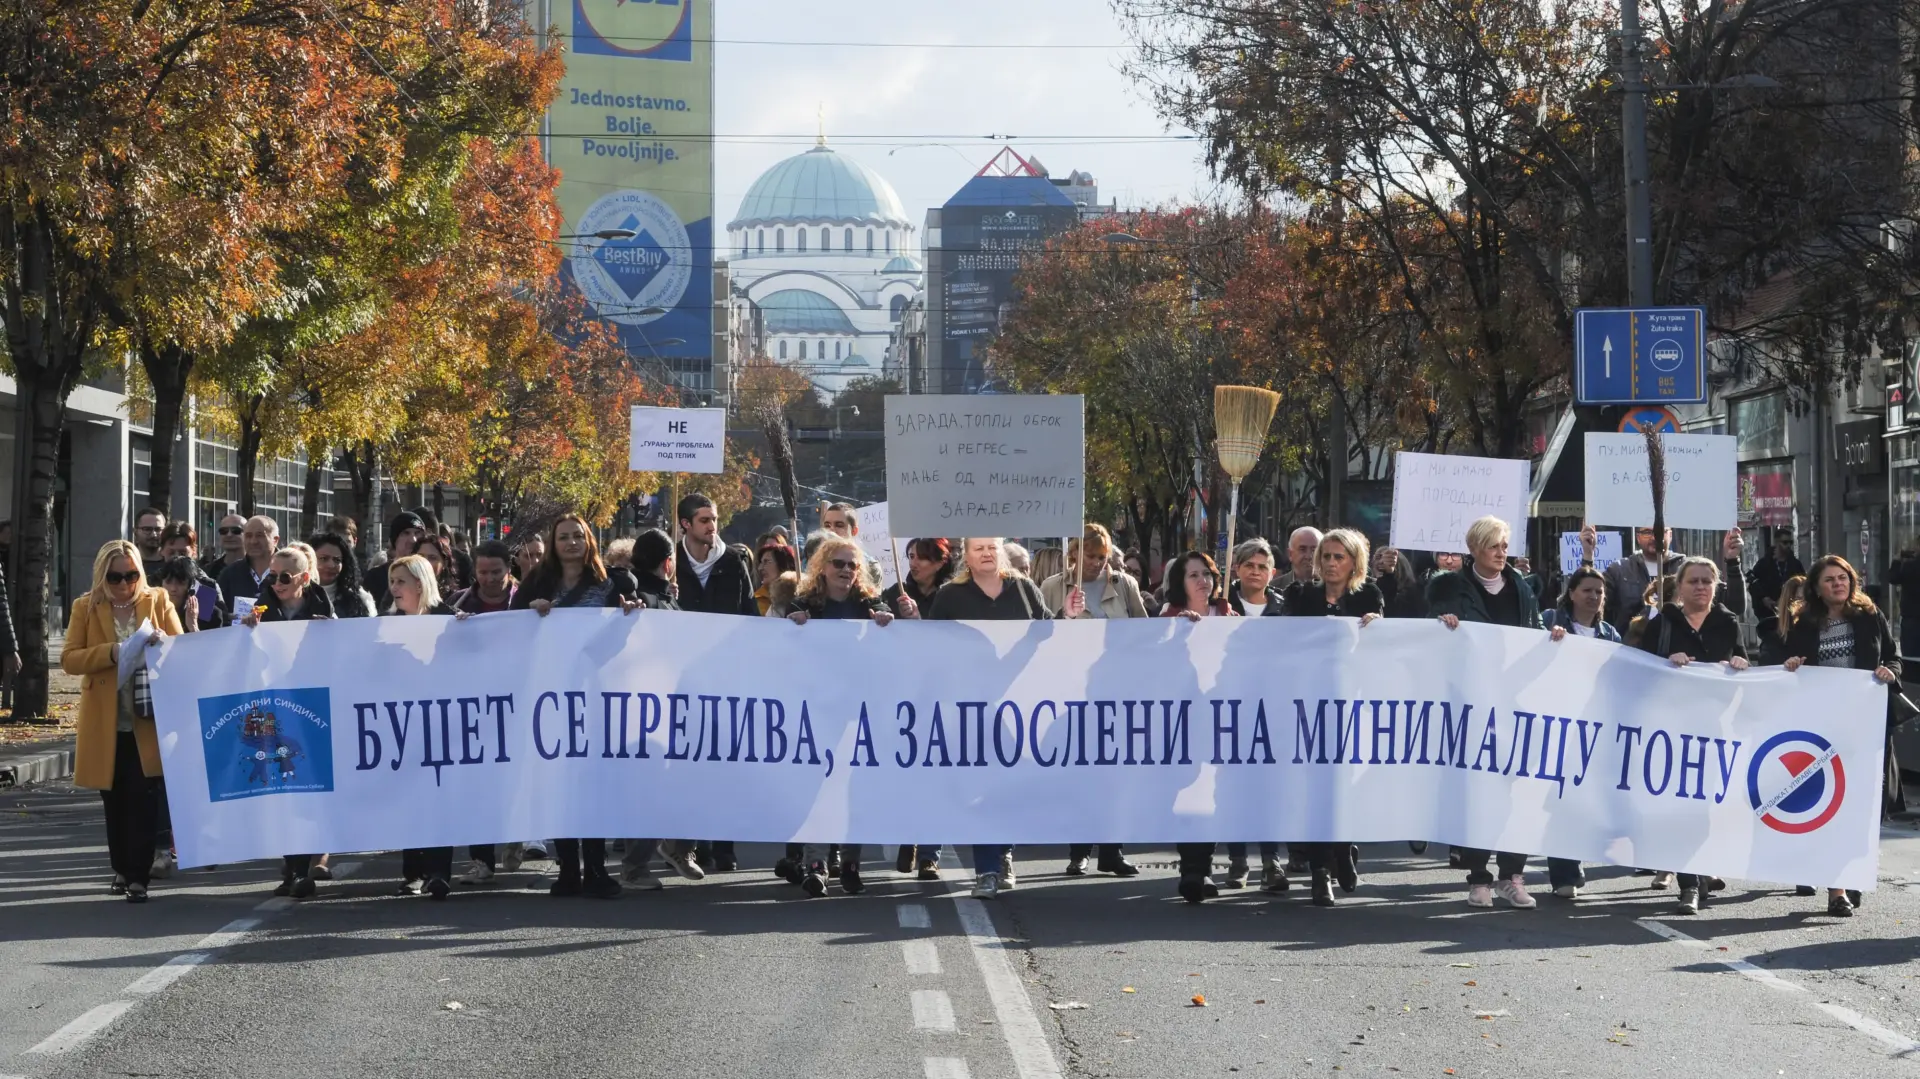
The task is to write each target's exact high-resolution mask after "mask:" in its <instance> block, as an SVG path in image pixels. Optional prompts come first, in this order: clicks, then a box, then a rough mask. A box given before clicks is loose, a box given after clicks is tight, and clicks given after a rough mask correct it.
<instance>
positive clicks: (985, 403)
mask: <svg viewBox="0 0 1920 1079" xmlns="http://www.w3.org/2000/svg"><path fill="white" fill-rule="evenodd" d="M1083 408H1084V403H1083V401H1082V399H1081V398H1080V397H1079V396H1078V395H1071V394H1061V395H1040V394H1036V395H994V394H914V395H911V396H891V397H888V398H887V514H888V517H889V519H890V524H891V531H892V533H893V534H894V535H896V536H953V537H965V536H1014V537H1020V536H1077V535H1079V534H1080V529H1081V524H1082V521H1083V513H1084V511H1085V500H1086V469H1087V463H1086V452H1087V451H1086V433H1085V426H1084V422H1085V417H1084V415H1083V411H1082V410H1083Z"/></svg>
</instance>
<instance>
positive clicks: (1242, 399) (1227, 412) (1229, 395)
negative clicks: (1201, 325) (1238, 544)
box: [1213, 386, 1280, 560]
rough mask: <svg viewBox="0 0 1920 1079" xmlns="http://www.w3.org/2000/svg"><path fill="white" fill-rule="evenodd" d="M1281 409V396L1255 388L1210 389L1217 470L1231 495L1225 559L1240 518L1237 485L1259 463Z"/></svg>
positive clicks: (1228, 553)
mask: <svg viewBox="0 0 1920 1079" xmlns="http://www.w3.org/2000/svg"><path fill="white" fill-rule="evenodd" d="M1279 407H1280V395H1279V394H1277V393H1275V392H1273V391H1272V390H1265V389H1261V388H1260V387H1258V386H1215V387H1214V388H1213V433H1214V448H1215V449H1216V450H1218V451H1219V453H1220V469H1221V471H1223V472H1225V473H1226V474H1227V475H1228V476H1229V477H1231V478H1232V480H1233V495H1232V499H1231V501H1229V503H1228V506H1227V558H1228V559H1229V560H1231V559H1232V558H1233V543H1234V539H1233V532H1234V524H1235V523H1236V522H1237V521H1238V520H1239V517H1240V481H1241V480H1244V479H1246V478H1247V473H1249V472H1252V471H1253V466H1254V465H1257V464H1259V463H1260V451H1261V450H1263V449H1265V448H1266V446H1267V428H1268V427H1271V426H1272V425H1273V413H1274V410H1275V409H1277V408H1279Z"/></svg>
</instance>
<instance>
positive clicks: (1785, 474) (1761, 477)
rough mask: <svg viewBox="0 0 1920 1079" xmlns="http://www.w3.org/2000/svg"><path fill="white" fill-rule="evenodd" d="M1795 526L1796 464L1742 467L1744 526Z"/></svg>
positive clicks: (1741, 492)
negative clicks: (1794, 484)
mask: <svg viewBox="0 0 1920 1079" xmlns="http://www.w3.org/2000/svg"><path fill="white" fill-rule="evenodd" d="M1791 524H1793V462H1791V461H1786V462H1781V463H1777V464H1757V465H1741V466H1740V525H1741V527H1742V528H1753V527H1756V526H1759V525H1775V526H1779V525H1791Z"/></svg>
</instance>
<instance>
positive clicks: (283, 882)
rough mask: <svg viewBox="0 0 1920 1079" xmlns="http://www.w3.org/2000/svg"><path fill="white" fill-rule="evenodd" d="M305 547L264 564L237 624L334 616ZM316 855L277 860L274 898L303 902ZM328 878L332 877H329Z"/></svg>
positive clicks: (283, 552)
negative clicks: (257, 589) (256, 593)
mask: <svg viewBox="0 0 1920 1079" xmlns="http://www.w3.org/2000/svg"><path fill="white" fill-rule="evenodd" d="M308 550H311V548H308V547H307V545H306V544H304V543H303V544H299V545H296V546H287V547H282V548H280V550H279V551H277V552H275V553H274V556H273V561H272V562H270V563H268V564H267V575H266V576H265V577H264V578H262V579H261V581H260V583H261V584H264V585H266V586H267V587H266V589H265V591H266V594H265V595H263V596H261V597H260V599H259V600H258V602H256V603H255V604H254V607H253V610H252V611H249V612H248V613H247V614H246V615H244V616H243V617H242V618H241V620H240V624H241V625H243V626H248V627H253V626H257V625H259V624H261V623H262V622H309V621H315V620H319V619H327V618H332V617H333V601H332V600H330V599H328V598H327V592H326V589H324V588H321V587H320V583H319V582H318V581H315V580H314V579H313V562H312V560H311V558H310V557H309V555H308V554H307V551H308ZM314 858H315V855H312V854H288V855H284V856H282V857H281V859H280V887H278V888H275V889H274V890H273V894H274V895H290V896H292V897H293V898H295V899H305V898H307V897H308V896H311V895H312V894H313V892H314V880H315V879H316V878H315V875H314V873H313V863H314ZM329 876H331V874H329Z"/></svg>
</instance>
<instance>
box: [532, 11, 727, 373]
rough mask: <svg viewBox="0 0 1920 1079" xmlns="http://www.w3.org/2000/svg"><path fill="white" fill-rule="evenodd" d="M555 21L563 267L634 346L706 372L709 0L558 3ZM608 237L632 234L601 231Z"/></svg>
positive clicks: (554, 119) (554, 117) (553, 118)
mask: <svg viewBox="0 0 1920 1079" xmlns="http://www.w3.org/2000/svg"><path fill="white" fill-rule="evenodd" d="M551 15H552V18H553V21H554V23H555V24H557V26H558V27H559V29H560V31H561V32H562V34H564V36H563V37H562V39H561V41H562V44H563V45H564V46H565V48H566V54H567V56H566V58H567V73H566V77H565V78H564V79H563V80H562V82H561V84H560V94H559V97H558V98H556V99H555V100H554V103H553V107H552V109H551V110H549V113H548V118H547V119H548V126H547V138H546V146H547V157H548V160H549V161H550V162H551V163H552V164H553V166H554V167H555V168H557V169H559V170H560V209H561V212H562V213H563V214H564V215H565V218H566V222H565V226H564V228H563V229H562V230H561V231H562V232H563V233H566V234H567V238H566V239H563V240H562V241H561V243H562V244H563V245H564V247H563V254H565V255H566V263H565V269H564V270H563V273H564V274H565V275H566V277H567V278H568V279H569V280H571V281H572V282H573V284H574V285H575V286H577V287H578V288H579V289H580V292H581V294H582V295H584V296H585V297H586V299H587V302H588V303H589V304H590V305H591V307H592V309H593V311H594V312H595V313H596V314H597V315H599V317H601V318H603V319H606V320H608V321H610V322H612V323H614V324H615V325H616V326H617V327H618V328H619V333H620V339H621V341H622V343H624V344H625V345H626V347H627V350H628V351H629V352H631V353H633V354H634V355H636V356H642V357H648V358H658V359H661V360H664V361H665V362H666V363H667V365H668V366H669V367H671V368H673V369H675V370H677V371H681V372H686V371H694V370H697V371H699V372H703V373H704V372H707V371H708V370H709V368H710V364H711V358H712V352H713V4H712V0H650V2H647V3H630V2H625V0H554V3H553V5H552V9H551ZM606 232H613V233H616V234H619V233H628V232H630V233H632V235H631V236H624V235H615V236H614V237H612V238H606V237H604V236H599V235H596V234H599V233H606ZM675 342H677V343H675Z"/></svg>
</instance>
